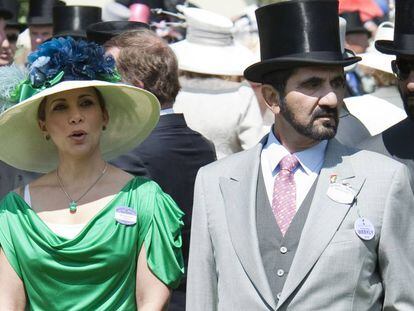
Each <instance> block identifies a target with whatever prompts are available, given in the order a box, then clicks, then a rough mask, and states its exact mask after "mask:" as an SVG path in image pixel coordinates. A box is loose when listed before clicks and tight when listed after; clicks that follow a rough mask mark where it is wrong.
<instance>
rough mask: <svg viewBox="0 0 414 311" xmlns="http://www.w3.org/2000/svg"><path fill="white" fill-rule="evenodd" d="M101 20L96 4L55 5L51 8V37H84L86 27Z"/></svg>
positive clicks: (99, 10) (100, 12) (100, 10)
mask: <svg viewBox="0 0 414 311" xmlns="http://www.w3.org/2000/svg"><path fill="white" fill-rule="evenodd" d="M100 21H102V9H101V8H100V7H96V6H56V7H54V8H53V37H55V38H56V37H64V36H72V37H75V38H85V39H86V28H87V27H88V26H89V25H91V24H94V23H98V22H100Z"/></svg>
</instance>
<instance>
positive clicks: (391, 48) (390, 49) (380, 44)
mask: <svg viewBox="0 0 414 311" xmlns="http://www.w3.org/2000/svg"><path fill="white" fill-rule="evenodd" d="M375 48H376V49H377V50H378V51H380V52H381V53H384V54H389V55H414V50H404V49H401V48H398V47H396V46H395V44H394V41H390V40H377V41H375Z"/></svg>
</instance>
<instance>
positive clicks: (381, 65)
mask: <svg viewBox="0 0 414 311" xmlns="http://www.w3.org/2000/svg"><path fill="white" fill-rule="evenodd" d="M378 40H390V41H393V40H394V24H393V23H391V22H384V23H382V24H381V25H379V26H378V29H377V33H376V35H375V41H378ZM358 56H360V57H361V58H362V60H361V61H360V62H359V64H360V65H363V66H366V67H370V68H373V69H377V70H381V71H384V72H388V73H393V72H392V68H391V62H392V61H393V60H394V59H395V55H387V54H383V53H381V52H378V51H377V50H376V49H375V48H373V49H372V50H371V51H369V52H367V53H363V54H360V55H358Z"/></svg>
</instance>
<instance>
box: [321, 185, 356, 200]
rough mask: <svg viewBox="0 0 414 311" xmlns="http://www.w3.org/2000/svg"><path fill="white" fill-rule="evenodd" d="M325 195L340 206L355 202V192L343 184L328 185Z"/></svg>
mask: <svg viewBox="0 0 414 311" xmlns="http://www.w3.org/2000/svg"><path fill="white" fill-rule="evenodd" d="M326 194H327V196H328V197H329V198H330V199H331V200H333V201H335V202H338V203H342V204H351V203H352V202H354V200H355V192H354V191H353V190H352V189H351V188H350V187H348V186H345V185H343V184H338V183H332V184H330V185H329V188H328V191H327V193H326Z"/></svg>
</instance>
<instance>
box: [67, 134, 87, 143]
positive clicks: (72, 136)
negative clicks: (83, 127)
mask: <svg viewBox="0 0 414 311" xmlns="http://www.w3.org/2000/svg"><path fill="white" fill-rule="evenodd" d="M86 135H88V134H87V133H86V132H85V131H74V132H72V134H70V135H69V138H70V139H73V140H74V141H77V142H82V141H83V140H84V139H85V137H86Z"/></svg>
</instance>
